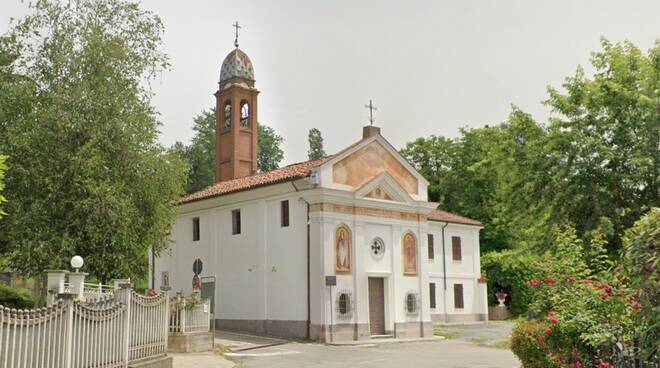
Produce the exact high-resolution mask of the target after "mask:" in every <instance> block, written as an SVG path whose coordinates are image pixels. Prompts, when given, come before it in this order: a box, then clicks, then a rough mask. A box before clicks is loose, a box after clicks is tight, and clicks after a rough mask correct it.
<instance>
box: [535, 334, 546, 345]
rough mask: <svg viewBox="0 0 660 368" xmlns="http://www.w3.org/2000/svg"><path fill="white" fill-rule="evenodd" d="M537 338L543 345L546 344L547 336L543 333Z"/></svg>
mask: <svg viewBox="0 0 660 368" xmlns="http://www.w3.org/2000/svg"><path fill="white" fill-rule="evenodd" d="M536 340H538V341H539V344H541V345H543V344H545V336H543V335H539V336H537V337H536Z"/></svg>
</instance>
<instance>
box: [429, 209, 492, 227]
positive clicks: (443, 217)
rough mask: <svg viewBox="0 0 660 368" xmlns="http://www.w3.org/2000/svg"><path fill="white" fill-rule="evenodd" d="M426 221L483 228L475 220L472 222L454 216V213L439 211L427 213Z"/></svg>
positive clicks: (469, 219)
mask: <svg viewBox="0 0 660 368" xmlns="http://www.w3.org/2000/svg"><path fill="white" fill-rule="evenodd" d="M428 219H429V220H430V221H441V222H452V223H455V224H465V225H475V226H483V225H482V224H481V222H479V221H477V220H473V219H471V218H467V217H464V216H461V215H456V214H454V213H450V212H447V211H443V210H439V209H435V210H433V211H431V213H429V215H428Z"/></svg>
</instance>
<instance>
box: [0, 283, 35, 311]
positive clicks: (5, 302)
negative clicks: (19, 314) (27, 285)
mask: <svg viewBox="0 0 660 368" xmlns="http://www.w3.org/2000/svg"><path fill="white" fill-rule="evenodd" d="M0 305H2V306H3V307H8V308H21V309H25V308H33V307H34V296H33V295H32V293H30V291H28V290H27V289H21V288H12V287H9V286H6V285H2V284H0Z"/></svg>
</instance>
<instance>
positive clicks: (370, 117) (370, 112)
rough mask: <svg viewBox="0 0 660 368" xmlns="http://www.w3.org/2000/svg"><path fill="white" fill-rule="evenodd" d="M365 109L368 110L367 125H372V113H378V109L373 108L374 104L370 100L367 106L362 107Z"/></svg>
mask: <svg viewBox="0 0 660 368" xmlns="http://www.w3.org/2000/svg"><path fill="white" fill-rule="evenodd" d="M364 107H366V108H367V109H369V124H371V125H374V121H376V120H374V111H378V108H377V107H376V106H374V104H373V103H372V102H371V99H370V100H369V105H364Z"/></svg>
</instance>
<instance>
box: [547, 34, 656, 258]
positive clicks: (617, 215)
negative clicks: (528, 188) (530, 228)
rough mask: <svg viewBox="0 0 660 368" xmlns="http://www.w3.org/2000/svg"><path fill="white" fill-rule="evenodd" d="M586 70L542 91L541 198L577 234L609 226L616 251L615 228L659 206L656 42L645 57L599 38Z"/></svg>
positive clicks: (631, 48)
mask: <svg viewBox="0 0 660 368" xmlns="http://www.w3.org/2000/svg"><path fill="white" fill-rule="evenodd" d="M591 64H592V65H593V67H594V69H595V73H594V75H593V76H592V77H591V78H589V77H587V76H586V75H585V73H584V71H583V69H582V68H578V69H577V71H576V73H575V74H574V75H573V76H570V77H568V78H566V81H565V83H564V84H563V85H562V87H563V90H559V89H555V88H551V87H550V88H548V91H549V95H550V96H549V98H548V100H547V101H546V104H547V105H548V106H550V107H551V108H552V110H553V112H554V113H555V114H554V116H553V117H552V118H551V120H550V124H549V127H548V134H549V141H548V145H547V147H546V148H547V155H548V159H549V161H550V162H552V164H553V165H552V167H551V176H550V180H549V181H548V185H547V187H546V188H547V190H546V192H545V194H546V195H547V196H549V197H550V196H551V198H552V205H553V211H552V215H553V217H554V218H556V219H565V220H567V221H569V222H571V223H573V224H575V226H576V228H577V229H578V231H579V232H580V233H586V232H589V231H591V230H593V229H595V228H597V227H599V226H603V224H604V223H605V224H611V227H612V229H613V232H612V233H611V234H612V238H611V244H612V245H613V246H614V247H618V246H619V245H620V243H621V240H620V239H621V234H622V233H623V230H624V229H626V228H628V227H630V226H632V225H633V223H634V221H635V220H636V219H638V218H639V217H641V215H642V214H644V213H645V212H647V211H648V210H649V209H650V207H652V206H658V205H659V204H660V203H659V201H660V180H659V175H660V40H659V41H656V43H655V46H654V47H653V48H651V49H650V50H649V51H648V52H647V53H644V52H642V51H641V50H639V49H638V48H637V47H635V46H634V45H633V44H632V43H630V42H628V41H626V42H622V43H611V42H609V41H607V40H602V50H600V51H598V52H594V53H593V54H592V58H591Z"/></svg>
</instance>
